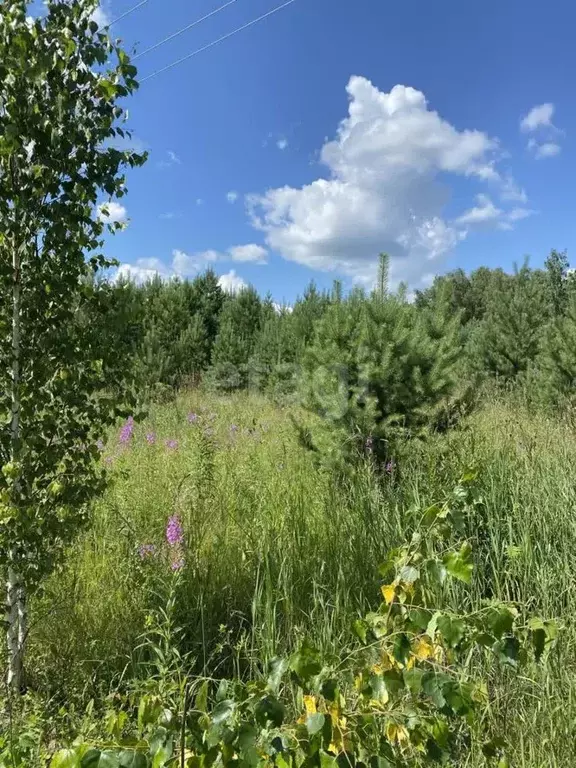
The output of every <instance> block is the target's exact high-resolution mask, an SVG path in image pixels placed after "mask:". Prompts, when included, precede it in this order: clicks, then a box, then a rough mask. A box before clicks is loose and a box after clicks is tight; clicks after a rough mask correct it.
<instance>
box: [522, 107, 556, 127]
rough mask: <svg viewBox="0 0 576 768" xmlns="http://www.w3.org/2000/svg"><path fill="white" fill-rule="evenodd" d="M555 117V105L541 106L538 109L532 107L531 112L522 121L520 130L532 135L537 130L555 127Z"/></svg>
mask: <svg viewBox="0 0 576 768" xmlns="http://www.w3.org/2000/svg"><path fill="white" fill-rule="evenodd" d="M553 115H554V104H539V105H538V106H537V107H532V109H531V110H530V112H528V114H527V115H524V117H523V118H522V119H521V120H520V130H521V131H524V133H530V132H531V131H535V130H536V129H537V128H542V127H550V126H552V127H553V124H552V116H553Z"/></svg>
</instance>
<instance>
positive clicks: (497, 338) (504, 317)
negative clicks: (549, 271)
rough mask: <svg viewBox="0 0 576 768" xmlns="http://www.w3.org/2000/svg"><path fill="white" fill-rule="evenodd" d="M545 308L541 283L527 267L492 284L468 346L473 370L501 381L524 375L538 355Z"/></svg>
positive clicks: (545, 317) (545, 316)
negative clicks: (480, 317) (484, 311)
mask: <svg viewBox="0 0 576 768" xmlns="http://www.w3.org/2000/svg"><path fill="white" fill-rule="evenodd" d="M546 306H547V305H546V299H545V296H544V295H543V285H542V282H541V281H540V280H539V279H538V276H537V275H535V274H534V273H533V272H532V271H531V270H530V269H529V268H528V266H527V264H524V266H523V267H522V268H521V269H520V270H517V271H516V273H515V274H514V275H513V276H512V277H508V278H507V279H506V280H505V281H502V282H501V283H499V284H495V285H493V293H492V295H491V296H490V298H489V302H488V308H487V311H486V314H485V317H484V319H483V320H482V321H481V322H480V323H479V324H478V325H477V327H476V328H475V329H474V331H473V333H472V334H471V337H470V341H469V345H468V350H467V354H468V359H469V361H470V365H471V368H472V370H473V371H475V372H477V373H480V374H483V375H487V376H490V377H494V378H498V379H500V380H503V381H510V380H512V379H515V378H516V377H517V376H519V375H522V374H524V373H526V371H527V370H528V368H529V367H530V366H531V365H532V364H533V362H534V360H535V359H536V356H537V354H538V351H539V346H540V338H541V334H542V325H543V323H545V322H546V321H547V320H548V319H549V317H548V314H547V311H546Z"/></svg>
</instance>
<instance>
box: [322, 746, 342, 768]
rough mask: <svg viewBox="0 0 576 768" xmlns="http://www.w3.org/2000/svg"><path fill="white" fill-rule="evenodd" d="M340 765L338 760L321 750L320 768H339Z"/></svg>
mask: <svg viewBox="0 0 576 768" xmlns="http://www.w3.org/2000/svg"><path fill="white" fill-rule="evenodd" d="M337 766H338V763H337V761H336V758H335V757H334V756H333V755H331V754H330V753H329V752H325V751H324V750H323V749H321V750H320V768H337Z"/></svg>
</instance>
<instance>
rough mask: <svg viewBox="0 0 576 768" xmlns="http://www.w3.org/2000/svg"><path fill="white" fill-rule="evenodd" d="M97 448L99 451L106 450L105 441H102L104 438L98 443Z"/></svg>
mask: <svg viewBox="0 0 576 768" xmlns="http://www.w3.org/2000/svg"><path fill="white" fill-rule="evenodd" d="M96 448H98V450H99V451H103V450H104V440H102V438H100V439H99V440H97V441H96Z"/></svg>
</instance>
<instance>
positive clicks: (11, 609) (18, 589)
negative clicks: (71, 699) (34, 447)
mask: <svg viewBox="0 0 576 768" xmlns="http://www.w3.org/2000/svg"><path fill="white" fill-rule="evenodd" d="M20 253H21V251H20V243H18V242H17V240H16V237H15V238H14V242H13V248H12V268H13V281H14V282H13V288H12V377H11V378H12V381H11V385H12V386H11V400H12V418H11V422H10V436H11V443H12V450H11V457H10V458H11V460H12V462H13V463H15V464H17V462H18V458H19V452H20V450H19V443H20V354H21V351H20V334H21V301H20V291H21V256H20ZM15 490H16V491H18V487H16V489H15ZM15 565H16V564H15V563H14V557H11V562H10V563H9V565H8V581H7V584H6V621H7V626H8V628H7V630H6V640H7V644H8V674H7V683H8V688H9V690H11V691H12V692H14V693H16V694H18V693H19V692H20V689H21V686H22V669H23V656H24V644H25V641H26V634H27V612H26V593H25V588H24V584H23V581H22V578H21V576H20V575H19V573H18V571H17V569H16V568H15Z"/></svg>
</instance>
